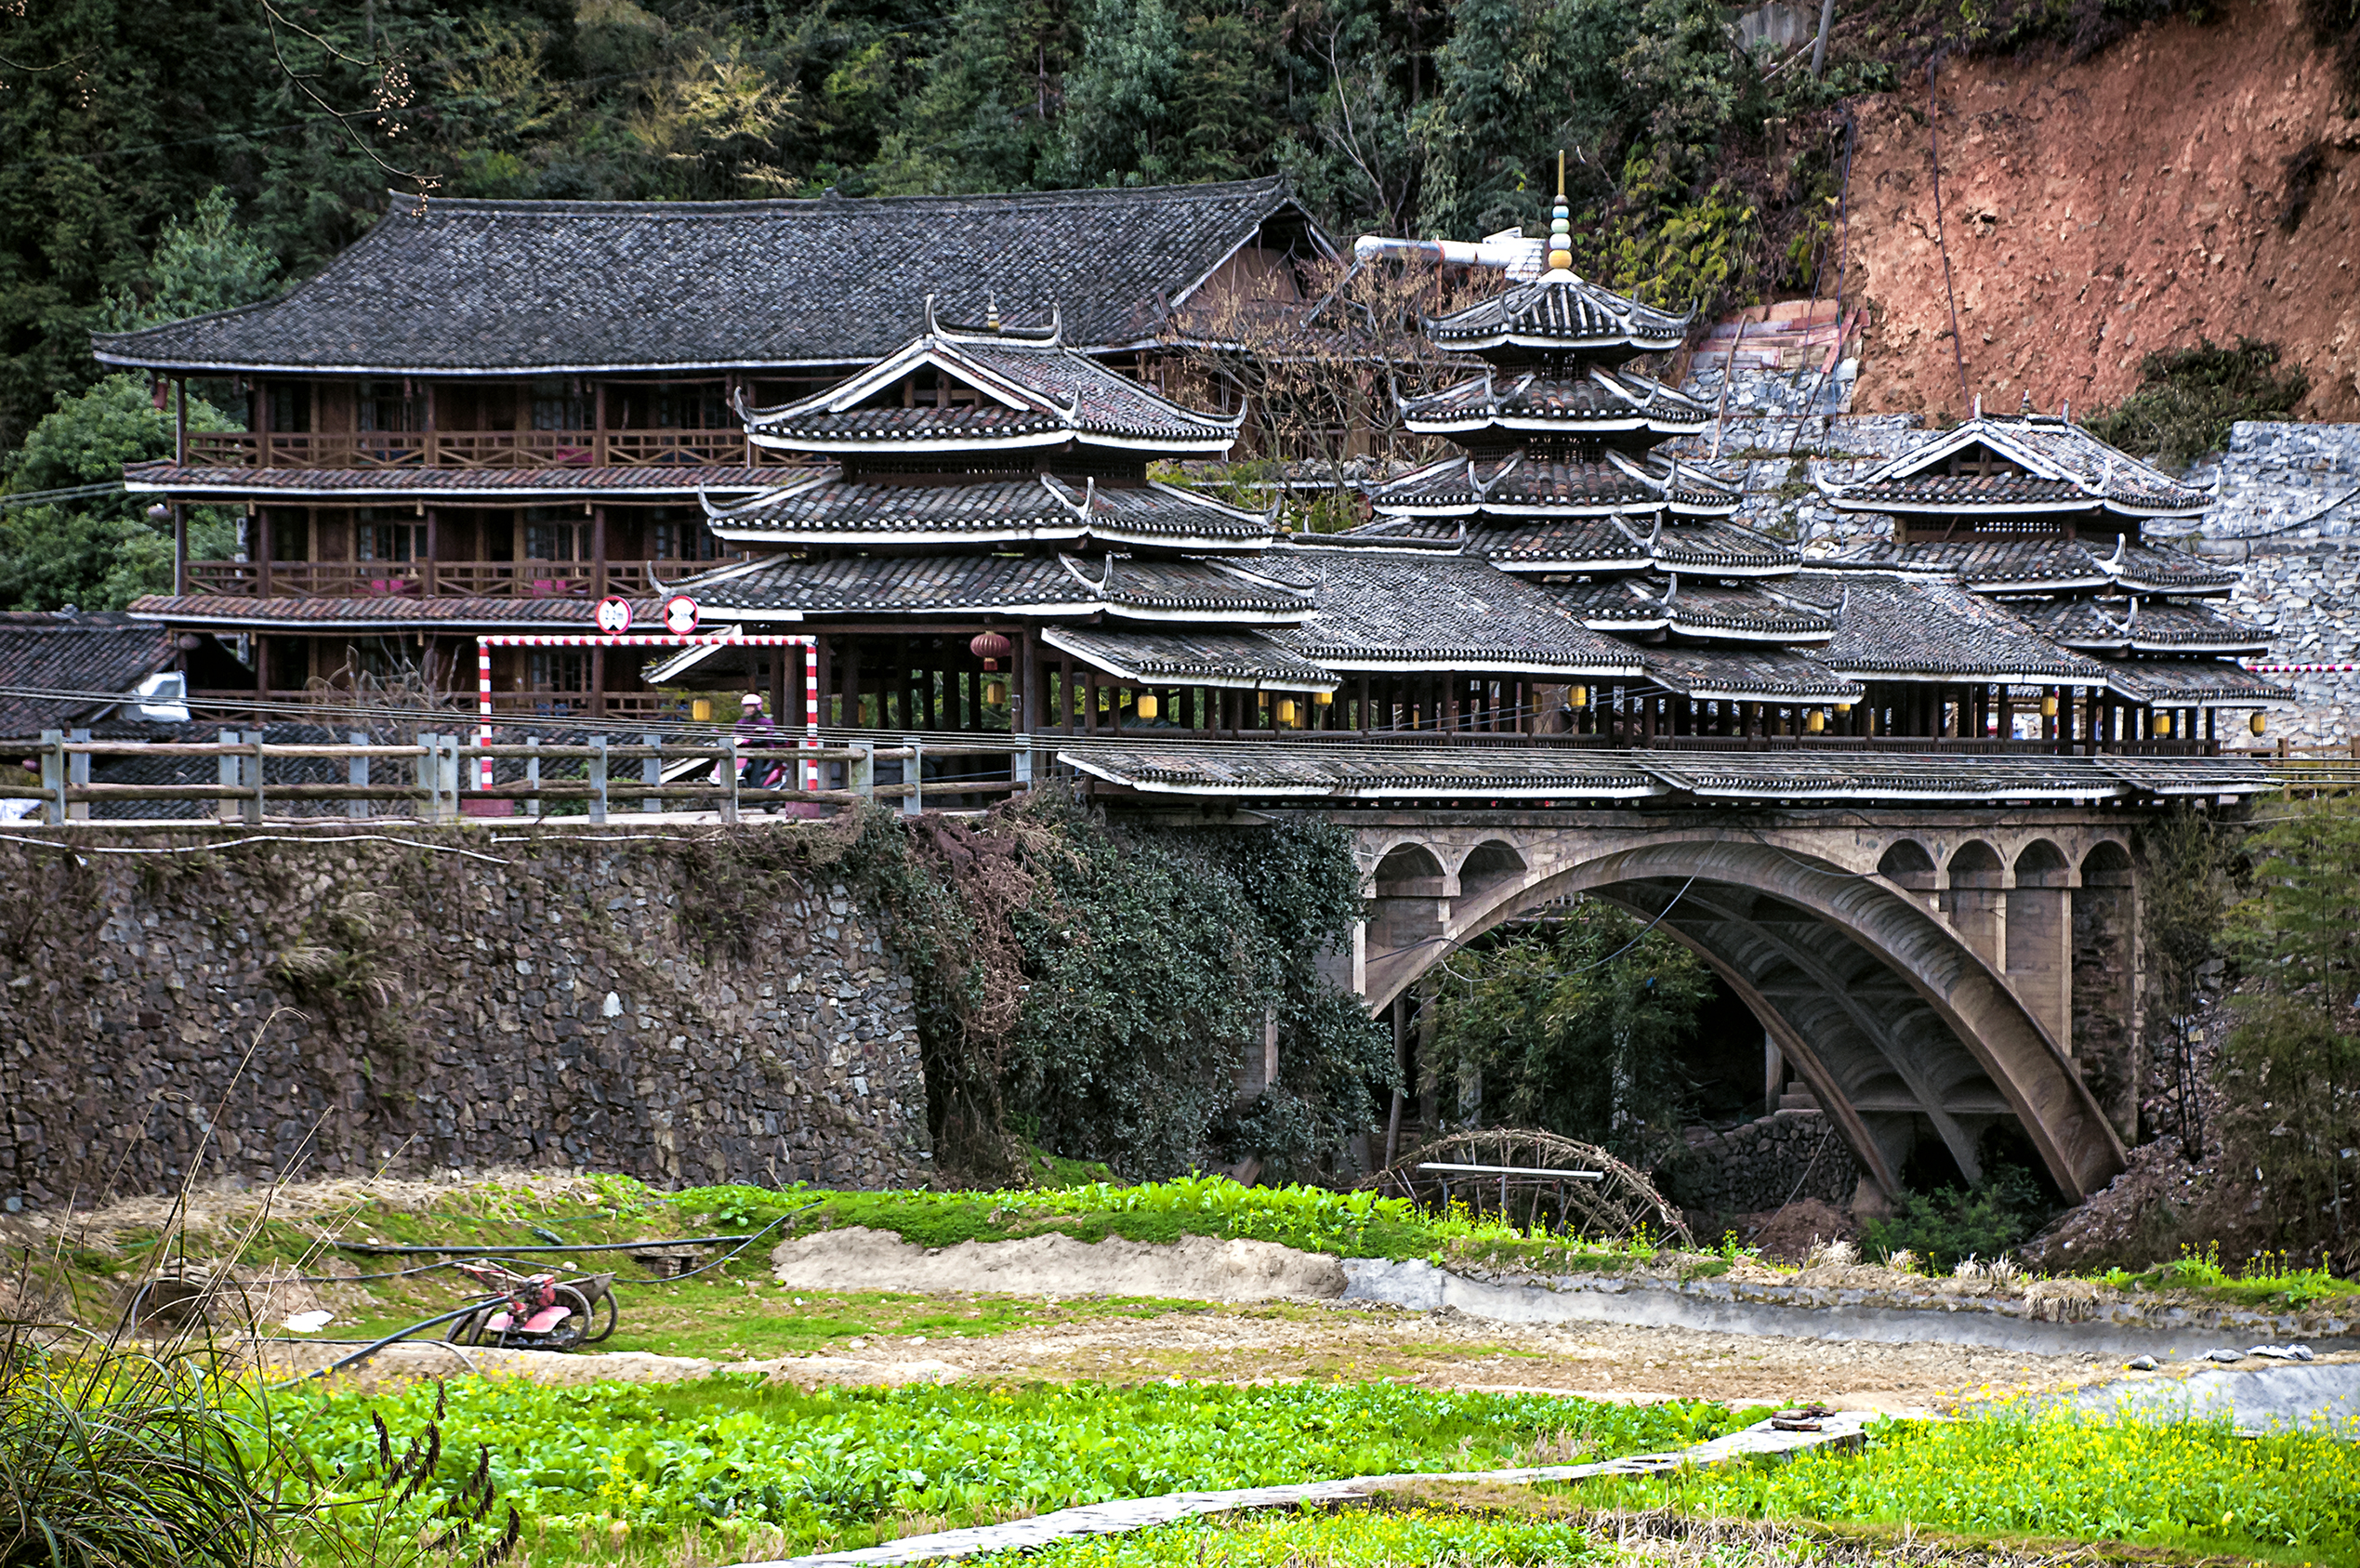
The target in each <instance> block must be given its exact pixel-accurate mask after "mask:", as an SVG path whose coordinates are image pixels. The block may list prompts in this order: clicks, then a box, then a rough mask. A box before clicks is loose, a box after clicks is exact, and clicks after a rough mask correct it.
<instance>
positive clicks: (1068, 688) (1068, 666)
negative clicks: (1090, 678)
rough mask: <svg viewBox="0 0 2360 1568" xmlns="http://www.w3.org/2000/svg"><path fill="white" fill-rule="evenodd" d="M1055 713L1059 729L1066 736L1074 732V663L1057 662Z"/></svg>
mask: <svg viewBox="0 0 2360 1568" xmlns="http://www.w3.org/2000/svg"><path fill="white" fill-rule="evenodd" d="M1057 711H1058V717H1059V720H1060V723H1061V728H1062V729H1063V730H1064V731H1065V732H1066V733H1067V734H1069V735H1070V734H1072V733H1073V732H1074V718H1075V715H1074V661H1073V660H1071V659H1060V660H1058V661H1057Z"/></svg>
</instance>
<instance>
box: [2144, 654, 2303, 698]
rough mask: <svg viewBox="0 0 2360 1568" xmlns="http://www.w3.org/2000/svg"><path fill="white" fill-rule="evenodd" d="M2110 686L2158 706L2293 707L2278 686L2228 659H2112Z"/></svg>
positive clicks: (2292, 696)
mask: <svg viewBox="0 0 2360 1568" xmlns="http://www.w3.org/2000/svg"><path fill="white" fill-rule="evenodd" d="M2104 663H2105V670H2106V684H2107V685H2109V686H2111V687H2113V688H2114V689H2115V690H2116V691H2117V692H2121V693H2122V694H2123V695H2124V696H2126V697H2128V698H2129V699H2130V700H2131V701H2132V702H2134V703H2147V704H2152V705H2156V706H2157V707H2259V706H2261V705H2265V704H2273V703H2285V702H2292V701H2293V700H2294V693H2293V692H2290V691H2288V690H2287V688H2286V687H2284V686H2280V685H2278V684H2277V683H2276V682H2275V681H2270V680H2264V679H2262V678H2261V677H2260V676H2258V675H2256V674H2254V673H2253V672H2252V671H2251V670H2248V669H2245V668H2243V667H2241V666H2239V665H2235V664H2232V663H2230V662H2229V661H2228V660H2226V659H2108V660H2106V661H2104Z"/></svg>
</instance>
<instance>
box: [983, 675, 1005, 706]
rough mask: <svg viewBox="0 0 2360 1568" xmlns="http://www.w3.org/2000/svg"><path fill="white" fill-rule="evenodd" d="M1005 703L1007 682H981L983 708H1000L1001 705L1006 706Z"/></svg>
mask: <svg viewBox="0 0 2360 1568" xmlns="http://www.w3.org/2000/svg"><path fill="white" fill-rule="evenodd" d="M1007 701H1008V682H1007V681H1005V680H987V681H985V682H983V705H984V706H986V707H999V706H1001V705H1004V704H1006V703H1007Z"/></svg>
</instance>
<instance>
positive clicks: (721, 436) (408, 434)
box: [189, 428, 791, 468]
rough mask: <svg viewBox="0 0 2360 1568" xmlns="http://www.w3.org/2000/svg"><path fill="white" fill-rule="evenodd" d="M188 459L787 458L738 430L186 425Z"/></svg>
mask: <svg viewBox="0 0 2360 1568" xmlns="http://www.w3.org/2000/svg"><path fill="white" fill-rule="evenodd" d="M189 461H190V462H191V464H194V465H198V466H201V467H205V468H598V467H617V468H646V467H655V466H662V465H666V464H699V465H708V466H713V467H720V468H744V467H749V466H753V465H756V464H762V463H781V462H786V461H791V459H790V458H789V457H788V456H787V455H784V454H781V453H774V452H770V451H768V450H767V449H765V448H761V447H757V446H754V445H752V444H750V443H749V442H748V441H746V439H745V432H744V431H743V430H689V429H668V428H666V429H637V430H358V431H338V432H335V433H320V432H311V431H278V430H274V431H270V432H267V433H266V432H258V431H254V430H191V432H189Z"/></svg>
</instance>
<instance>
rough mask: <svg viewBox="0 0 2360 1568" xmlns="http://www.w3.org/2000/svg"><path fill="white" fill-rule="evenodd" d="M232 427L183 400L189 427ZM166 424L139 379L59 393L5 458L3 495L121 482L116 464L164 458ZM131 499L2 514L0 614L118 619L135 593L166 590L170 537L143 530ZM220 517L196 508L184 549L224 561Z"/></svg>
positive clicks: (225, 526)
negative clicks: (70, 613) (88, 614)
mask: <svg viewBox="0 0 2360 1568" xmlns="http://www.w3.org/2000/svg"><path fill="white" fill-rule="evenodd" d="M189 428H191V430H228V429H234V428H237V427H236V426H235V425H234V424H233V423H232V422H231V420H229V419H227V418H225V417H223V415H222V414H221V412H220V411H219V410H218V409H216V408H214V407H212V406H211V405H210V404H208V403H206V402H203V401H201V400H199V399H195V398H191V400H190V401H189ZM172 441H173V415H171V413H169V412H168V411H167V410H165V409H161V408H158V407H157V406H156V404H155V401H154V399H153V398H152V396H151V394H150V392H149V389H148V382H147V379H146V378H145V377H144V376H108V377H107V378H106V379H105V380H103V381H101V382H99V384H98V385H97V386H96V387H93V388H92V389H90V390H89V391H88V392H86V393H84V394H83V395H82V396H80V397H73V398H70V397H67V396H66V395H64V394H63V393H60V394H59V398H58V407H57V409H56V411H55V412H53V413H51V414H50V415H48V416H47V417H46V418H45V419H43V420H42V421H41V422H40V423H39V424H37V425H35V426H33V430H32V433H31V434H30V435H28V436H27V437H26V438H25V443H24V445H23V446H22V447H21V448H20V449H19V450H18V451H17V452H15V453H13V454H11V455H10V456H9V458H8V482H7V494H10V495H12V496H22V495H26V494H36V493H40V492H44V491H52V490H63V489H70V488H73V487H75V486H79V485H88V484H105V483H108V482H110V481H119V480H121V479H122V478H123V467H124V465H125V464H126V463H141V462H147V461H149V460H151V459H152V458H157V457H169V456H170V455H172ZM139 504H140V503H139V499H138V497H134V496H132V495H129V494H124V493H123V492H120V491H117V492H116V493H115V494H111V495H97V496H76V497H71V498H67V499H61V500H59V501H55V502H42V503H34V504H32V505H22V506H16V507H10V508H8V509H7V511H5V512H0V605H6V606H7V608H9V609H11V610H56V609H60V608H62V607H64V606H66V605H69V604H72V605H77V606H79V607H80V608H82V609H85V610H119V609H121V608H123V607H124V606H125V605H126V604H128V603H130V602H131V601H132V600H135V599H137V598H138V597H139V596H140V595H141V594H145V593H158V592H163V591H165V590H168V589H169V588H170V587H171V586H172V537H171V534H169V532H167V531H166V530H164V529H160V528H157V527H155V526H154V525H152V524H151V523H150V522H149V521H148V520H147V518H146V517H145V515H144V514H143V513H142V512H141V511H140V510H139V509H138V507H139ZM235 540H236V525H235V523H234V522H233V521H232V520H231V517H230V514H229V513H227V512H225V511H221V510H218V509H216V508H212V507H204V508H200V509H199V510H198V511H197V512H196V513H195V515H194V516H193V517H192V518H191V524H190V550H191V554H193V555H197V556H212V557H222V556H227V555H228V554H230V552H231V549H232V547H234V543H235Z"/></svg>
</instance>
